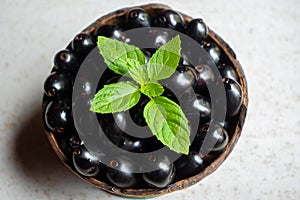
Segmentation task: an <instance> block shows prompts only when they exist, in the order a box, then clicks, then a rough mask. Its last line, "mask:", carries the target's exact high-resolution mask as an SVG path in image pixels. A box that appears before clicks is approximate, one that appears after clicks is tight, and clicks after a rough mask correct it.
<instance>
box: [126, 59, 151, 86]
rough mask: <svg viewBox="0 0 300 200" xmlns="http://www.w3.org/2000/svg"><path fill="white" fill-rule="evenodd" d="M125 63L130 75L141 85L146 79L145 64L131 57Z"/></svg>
mask: <svg viewBox="0 0 300 200" xmlns="http://www.w3.org/2000/svg"><path fill="white" fill-rule="evenodd" d="M127 65H128V73H129V75H130V77H131V78H132V79H133V80H135V81H136V82H137V83H139V84H141V85H143V84H144V83H145V82H146V81H147V79H148V75H147V69H146V66H145V65H144V64H140V63H139V62H138V61H137V60H133V59H128V60H127Z"/></svg>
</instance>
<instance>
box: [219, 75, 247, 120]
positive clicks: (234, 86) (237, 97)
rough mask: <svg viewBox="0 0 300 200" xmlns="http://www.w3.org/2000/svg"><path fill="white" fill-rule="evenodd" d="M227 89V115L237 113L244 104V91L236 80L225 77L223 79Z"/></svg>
mask: <svg viewBox="0 0 300 200" xmlns="http://www.w3.org/2000/svg"><path fill="white" fill-rule="evenodd" d="M223 83H224V87H225V91H226V100H227V113H226V114H227V116H234V115H236V114H237V113H238V112H239V110H240V108H241V105H242V101H243V91H242V88H241V86H240V84H238V83H237V82H236V81H234V80H232V79H229V78H224V79H223Z"/></svg>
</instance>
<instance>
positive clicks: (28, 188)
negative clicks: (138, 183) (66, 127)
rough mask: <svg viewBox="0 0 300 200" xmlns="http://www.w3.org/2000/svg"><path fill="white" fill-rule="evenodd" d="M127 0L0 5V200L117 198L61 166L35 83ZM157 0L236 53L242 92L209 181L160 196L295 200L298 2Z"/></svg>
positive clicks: (299, 173)
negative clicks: (223, 153)
mask: <svg viewBox="0 0 300 200" xmlns="http://www.w3.org/2000/svg"><path fill="white" fill-rule="evenodd" d="M146 2H155V1H142V0H139V1H138V0H135V1H134V0H129V1H110V2H109V3H104V1H95V0H87V1H80V2H79V1H78V2H75V1H71V0H61V1H38V0H30V1H14V0H11V1H5V0H4V1H2V2H1V8H2V9H1V12H0V25H1V26H0V27H1V28H0V29H1V38H2V39H1V45H0V50H1V51H0V72H1V73H0V74H1V78H0V85H1V95H2V98H1V100H0V113H1V115H0V159H1V162H0V170H1V174H0V180H1V185H0V199H7V200H8V199H22V200H24V199H59V200H60V199H70V200H77V199H79V200H80V199H101V200H108V199H124V198H120V197H116V196H113V195H110V194H108V193H105V192H103V191H100V190H97V189H95V188H93V187H92V186H90V185H89V184H87V183H85V182H83V181H82V180H80V179H79V178H78V177H77V176H75V175H73V174H72V172H70V171H69V170H68V169H67V168H66V167H64V166H63V165H62V164H61V162H60V161H59V159H58V158H57V157H56V155H55V154H54V152H53V151H52V149H51V147H50V145H49V144H48V141H47V140H46V137H45V135H44V133H43V129H42V126H41V111H40V110H41V99H42V94H43V90H42V84H43V81H44V80H45V77H46V76H47V75H48V73H49V71H50V69H51V67H52V64H53V55H54V54H55V53H56V52H58V51H59V50H60V49H62V48H64V47H65V45H66V44H67V43H68V42H69V41H71V39H72V38H73V37H74V36H75V35H76V34H77V33H78V32H79V31H80V30H82V29H83V28H84V27H86V26H87V25H89V24H90V23H91V22H92V21H94V20H95V19H97V18H98V17H100V16H102V15H103V14H106V13H108V12H111V11H113V10H116V9H118V8H122V7H125V6H132V5H139V4H143V3H146ZM160 3H165V4H168V5H170V6H171V7H173V8H174V9H177V10H180V11H182V12H184V13H187V14H189V15H191V16H193V17H202V18H203V19H204V20H205V21H206V22H207V24H208V25H209V26H210V28H211V29H213V30H214V31H215V32H217V33H218V34H219V35H221V36H222V37H223V38H224V39H225V41H227V42H228V43H229V44H230V45H231V46H232V47H233V49H234V50H235V52H236V54H237V57H238V59H239V60H240V62H241V64H242V66H243V68H244V71H245V74H246V76H247V79H248V86H249V100H250V101H249V110H248V116H247V119H246V123H245V126H244V130H243V132H242V137H241V138H240V140H239V141H238V143H237V145H236V147H235V149H234V150H233V152H232V153H231V154H230V156H229V157H228V159H227V160H226V161H225V162H224V163H223V164H222V165H221V167H220V168H218V170H217V171H216V172H215V173H213V174H212V175H210V176H208V177H206V178H205V179H204V180H203V181H201V182H200V183H198V184H197V185H195V186H193V187H191V188H189V189H186V190H184V191H180V192H175V193H172V194H169V195H165V196H161V197H158V198H154V199H158V200H167V199H186V200H190V199H213V200H216V199H222V200H225V199H251V200H252V199H283V200H288V199H294V200H297V199H300V189H299V183H300V169H299V168H300V159H299V153H300V145H299V144H300V131H299V130H300V118H299V113H300V90H299V86H300V79H299V77H298V76H299V75H298V74H299V66H297V65H298V63H299V59H300V57H299V55H300V37H299V33H300V26H299V22H300V13H299V10H300V3H299V2H298V1H297V0H272V1H271V0H265V1H260V0H253V1H247V3H246V1H239V0H230V1H225V0H220V1H209V0H202V1H199V0H189V1H172V0H163V1H160Z"/></svg>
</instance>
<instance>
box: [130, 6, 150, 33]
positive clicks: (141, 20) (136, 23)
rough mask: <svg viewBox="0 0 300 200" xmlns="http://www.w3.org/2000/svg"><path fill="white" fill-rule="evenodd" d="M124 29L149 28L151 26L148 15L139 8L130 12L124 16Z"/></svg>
mask: <svg viewBox="0 0 300 200" xmlns="http://www.w3.org/2000/svg"><path fill="white" fill-rule="evenodd" d="M126 25H127V26H126V28H129V29H131V28H140V27H149V26H151V25H152V19H151V17H150V16H149V15H148V13H147V12H146V11H145V10H143V9H141V8H134V9H132V10H130V11H129V12H128V14H127V16H126Z"/></svg>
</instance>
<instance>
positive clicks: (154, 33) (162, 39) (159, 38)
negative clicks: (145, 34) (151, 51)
mask: <svg viewBox="0 0 300 200" xmlns="http://www.w3.org/2000/svg"><path fill="white" fill-rule="evenodd" d="M150 36H151V37H152V38H153V40H154V48H156V49H158V48H159V47H161V46H162V45H164V44H166V43H167V42H168V41H169V40H171V39H172V38H173V37H174V36H173V35H171V34H170V33H169V32H168V31H166V30H160V29H159V30H150Z"/></svg>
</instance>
